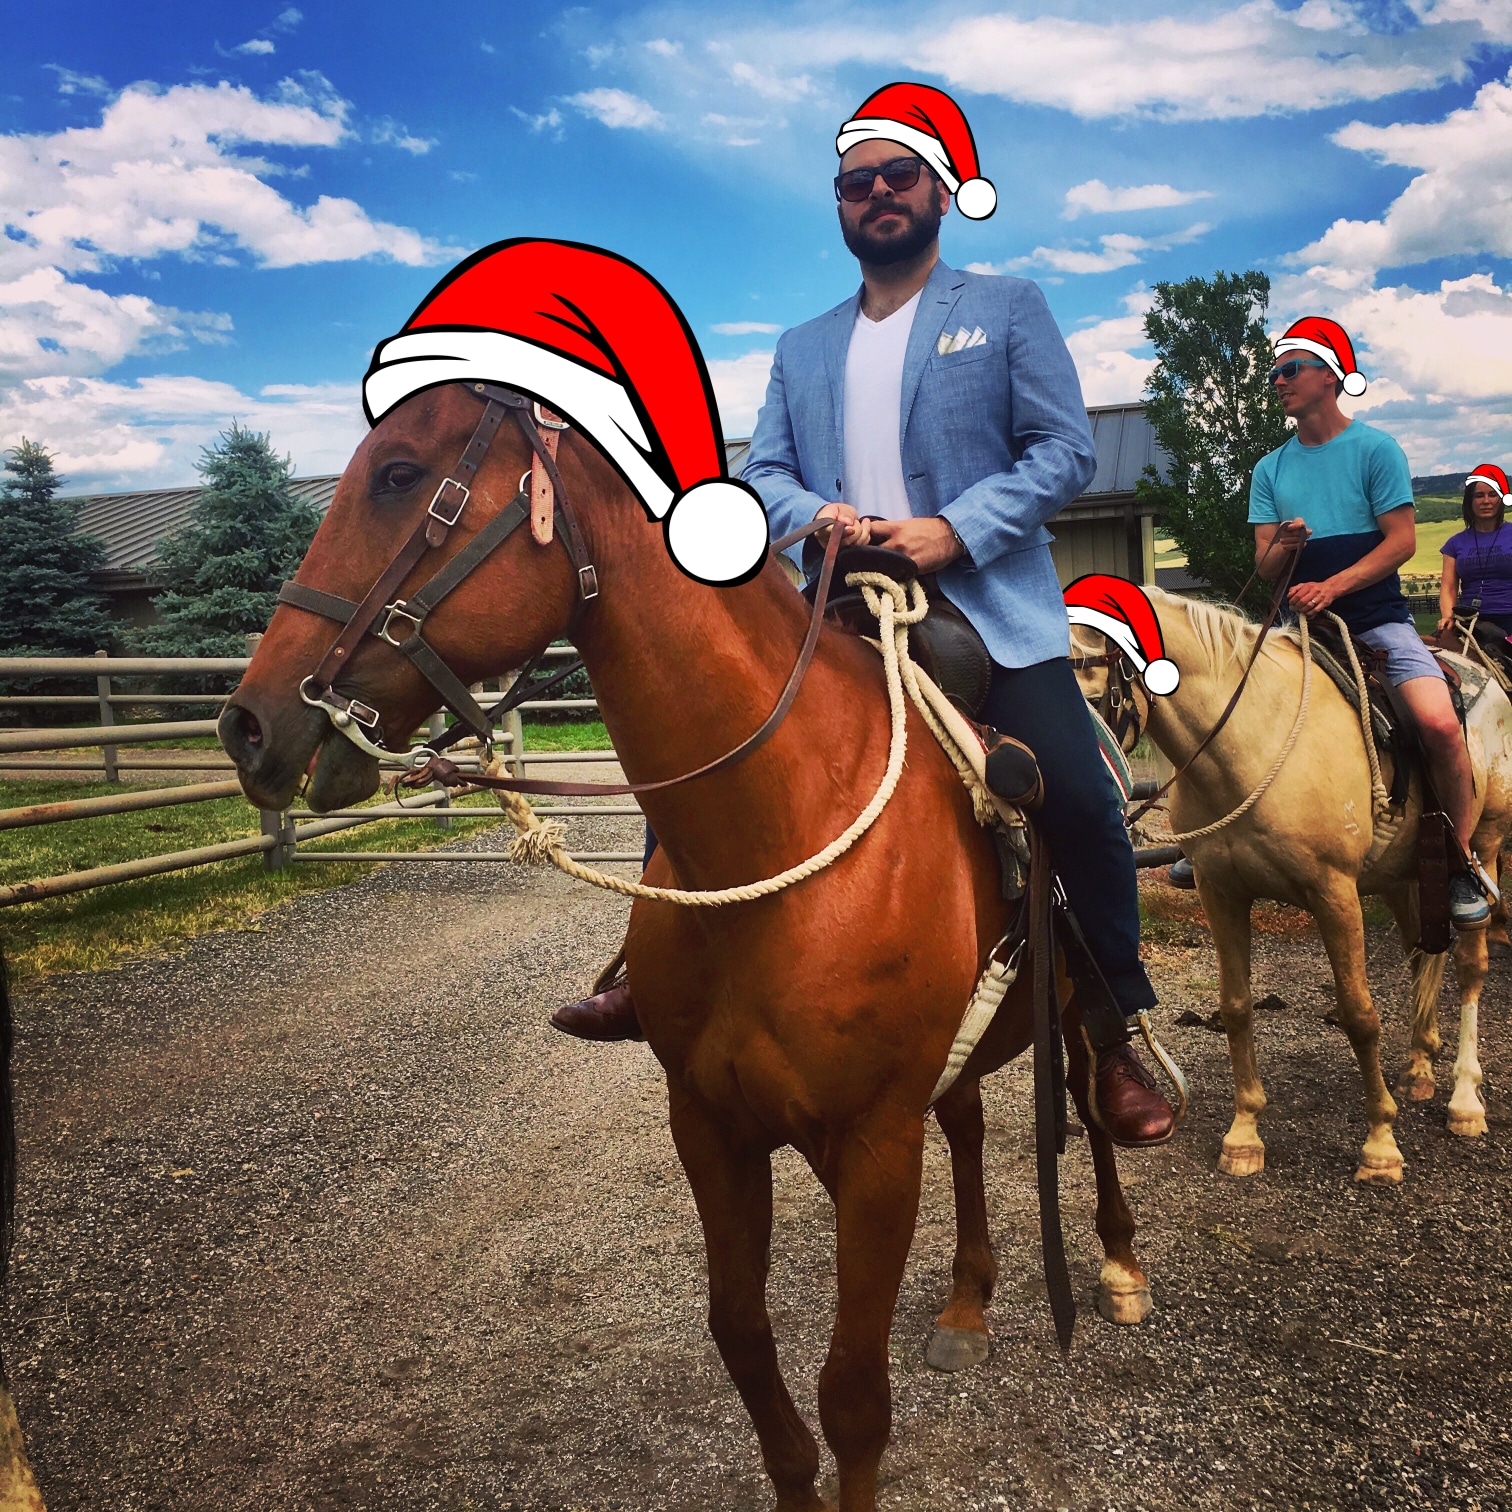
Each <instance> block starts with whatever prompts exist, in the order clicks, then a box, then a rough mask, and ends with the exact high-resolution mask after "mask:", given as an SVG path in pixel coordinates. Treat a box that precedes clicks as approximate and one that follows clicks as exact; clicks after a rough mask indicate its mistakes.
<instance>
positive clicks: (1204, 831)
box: [1171, 614, 1370, 845]
mask: <svg viewBox="0 0 1512 1512" xmlns="http://www.w3.org/2000/svg"><path fill="white" fill-rule="evenodd" d="M1297 625H1298V627H1299V628H1300V630H1301V632H1302V698H1301V701H1300V702H1299V703H1298V704H1297V717H1296V719H1294V720H1293V721H1292V727H1291V734H1290V735H1288V736H1287V737H1286V744H1285V745H1284V746H1282V747H1281V754H1280V755H1279V756H1277V757H1276V759H1275V761H1274V762H1273V763H1272V765H1271V769H1270V771H1268V772H1267V773H1266V774H1265V776H1264V777H1262V778H1261V779H1260V785H1259V786H1258V787H1257V788H1256V789H1255V791H1254V792H1253V793H1251V794H1250V795H1249V797H1248V798H1246V799H1245V800H1244V802H1243V803H1241V804H1240V805H1239V807H1238V808H1236V809H1235V810H1233V812H1232V813H1228V814H1225V815H1224V816H1223V818H1221V819H1217V820H1215V821H1214V822H1213V823H1212V824H1205V825H1203V826H1202V828H1201V829H1194V830H1188V831H1187V832H1186V833H1185V834H1183V835H1172V836H1171V841H1172V843H1173V844H1175V845H1181V844H1183V843H1185V842H1186V841H1188V840H1200V839H1201V838H1202V837H1203V836H1204V835H1211V834H1213V833H1215V832H1216V831H1218V830H1221V829H1223V828H1224V827H1225V826H1226V825H1230V824H1232V823H1233V822H1234V820H1236V819H1238V818H1240V817H1242V816H1243V815H1245V814H1247V813H1248V812H1249V811H1250V810H1251V809H1252V808H1254V806H1255V805H1256V804H1257V803H1259V801H1260V800H1261V799H1262V798H1263V797H1264V796H1265V792H1266V789H1267V788H1269V787H1270V785H1271V783H1273V782H1274V781H1275V780H1276V774H1277V773H1278V772H1279V771H1280V770H1281V768H1282V767H1283V766H1285V765H1286V758H1287V757H1288V756H1290V755H1291V753H1292V747H1293V746H1294V745H1296V743H1297V736H1299V735H1300V734H1301V733H1302V726H1303V724H1304V723H1305V722H1306V720H1307V707H1308V702H1309V700H1310V698H1311V694H1312V647H1311V643H1310V642H1309V640H1308V633H1307V616H1306V615H1305V614H1300V615H1298V616H1297ZM1369 717H1370V716H1369V714H1368V712H1367V714H1366V718H1367V719H1368V718H1369Z"/></svg>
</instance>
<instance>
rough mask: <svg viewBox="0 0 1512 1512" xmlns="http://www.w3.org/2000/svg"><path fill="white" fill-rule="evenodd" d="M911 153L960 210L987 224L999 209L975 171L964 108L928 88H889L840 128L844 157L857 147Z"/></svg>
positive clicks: (991, 190)
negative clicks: (889, 146)
mask: <svg viewBox="0 0 1512 1512" xmlns="http://www.w3.org/2000/svg"><path fill="white" fill-rule="evenodd" d="M870 141H884V142H897V143H898V144H899V145H900V146H902V147H910V148H912V149H913V151H915V152H916V153H918V155H919V156H920V157H921V158H923V159H924V161H925V162H926V163H928V164H929V166H930V167H931V168H933V169H934V171H935V172H936V173H938V174H939V175H940V177H941V178H942V179H943V180H944V181H945V187H946V188H947V189H949V190H950V192H951V193H952V194H953V195H955V202H956V209H957V210H959V211H960V212H961V214H962V215H964V216H965V217H966V218H967V219H968V220H986V219H987V217H988V216H989V215H991V214H992V212H993V211H994V210H996V209H997V190H996V189H994V188H993V187H992V181H991V180H990V179H984V178H983V177H982V176H981V172H980V170H979V168H978V166H977V152H976V142H975V140H974V139H973V138H972V135H971V127H970V126H968V125H967V124H966V117H965V116H964V115H962V114H961V107H960V106H959V105H957V104H956V102H955V101H954V100H952V99H951V98H950V96H949V95H948V94H945V93H944V92H943V91H942V90H938V89H931V88H930V87H929V86H928V85H927V84H888V85H887V86H885V87H884V88H882V89H879V90H878V91H877V92H876V94H874V95H872V97H871V98H870V99H869V100H867V101H866V103H865V104H864V105H862V107H861V108H860V109H859V110H858V111H857V112H856V113H855V115H853V116H852V117H851V118H850V120H848V121H847V122H846V123H845V125H843V126H842V127H841V128H840V135H839V136H837V137H836V138H835V151H836V152H838V153H839V154H840V156H841V157H844V156H845V154H846V153H847V152H849V151H850V150H851V148H852V147H854V146H855V145H856V144H857V143H858V142H870Z"/></svg>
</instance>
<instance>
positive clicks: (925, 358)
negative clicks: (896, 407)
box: [742, 262, 1097, 667]
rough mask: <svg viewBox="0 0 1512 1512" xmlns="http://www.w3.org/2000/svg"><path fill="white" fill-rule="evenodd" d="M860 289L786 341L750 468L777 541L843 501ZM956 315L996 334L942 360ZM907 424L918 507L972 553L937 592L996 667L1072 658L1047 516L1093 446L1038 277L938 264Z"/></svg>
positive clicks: (912, 354)
mask: <svg viewBox="0 0 1512 1512" xmlns="http://www.w3.org/2000/svg"><path fill="white" fill-rule="evenodd" d="M860 297H861V296H860V290H857V292H856V293H855V294H853V295H852V296H851V297H850V298H849V299H847V300H846V301H845V303H844V304H841V305H837V306H836V307H835V308H834V309H833V310H830V311H829V312H828V313H827V314H824V315H821V316H819V318H818V319H817V320H810V321H808V322H806V323H805V324H803V325H801V326H795V327H794V328H793V329H792V330H790V331H785V332H784V333H783V334H782V336H781V337H780V338H779V339H778V342H777V351H776V355H775V357H774V359H773V362H772V373H771V377H770V379H769V380H768V382H767V392H766V401H765V403H763V405H762V407H761V414H760V415H759V417H758V418H757V421H756V433H755V435H754V436H753V437H752V438H751V451H750V457H749V460H748V461H747V463H746V466H745V469H744V471H743V473H742V477H743V478H744V479H745V481H746V482H747V483H749V484H751V485H752V487H754V488H755V489H756V491H757V492H758V493H759V494H760V495H761V497H762V500H763V502H764V503H765V504H766V508H767V519H768V521H769V523H770V526H771V532H772V536H773V538H774V539H775V538H776V537H777V536H780V535H784V534H786V533H787V532H788V531H790V530H795V529H797V527H798V526H800V525H806V524H807V523H808V522H809V521H810V520H812V519H813V517H814V515H815V514H816V513H817V512H818V511H819V510H820V509H822V508H823V507H824V506H825V505H826V504H829V503H833V502H834V501H835V500H837V499H838V500H843V499H844V498H845V416H844V413H843V406H844V400H845V358H846V353H847V351H848V350H849V347H850V338H851V329H852V327H853V326H854V325H855V321H856V311H857V309H858V307H859V302H860ZM962 326H964V327H965V328H966V330H967V331H968V332H969V331H974V330H975V329H976V328H977V327H981V329H982V331H983V332H984V333H985V335H986V337H987V341H986V344H985V345H980V346H974V347H967V348H966V349H965V350H963V351H959V352H952V353H950V354H949V355H947V356H941V355H940V353H939V351H938V350H937V343H938V341H939V338H940V335H941V333H942V332H944V331H949V332H951V333H952V334H953V333H954V332H955V331H956V330H957V329H958V328H959V327H962ZM898 424H899V427H900V438H901V442H902V454H903V480H904V484H905V486H906V487H907V490H908V500H909V503H910V505H911V506H912V508H913V513H914V514H915V515H944V516H945V518H946V519H948V520H949V521H950V523H951V524H952V525H953V526H954V527H955V528H956V531H957V532H958V533H959V535H960V537H961V539H962V540H963V541H964V542H965V543H966V549H967V552H968V553H969V558H970V559H969V561H968V560H967V559H966V558H958V559H957V560H956V561H955V562H952V563H951V564H950V566H948V567H946V568H945V569H943V571H941V573H940V574H939V583H940V587H941V589H942V590H943V591H944V592H945V594H946V595H947V596H948V597H949V598H950V599H951V601H952V602H953V603H955V604H956V605H957V607H959V608H960V609H961V610H962V612H963V613H964V614H965V615H966V617H967V618H968V619H969V620H970V621H971V622H972V624H973V625H975V626H976V628H977V630H978V631H979V632H980V634H981V636H982V638H983V640H985V641H986V642H987V649H988V650H989V651H990V652H991V653H992V656H993V659H994V660H995V661H997V662H998V663H1000V664H1001V665H1002V666H1005V667H1026V666H1031V665H1033V664H1034V663H1035V662H1041V661H1048V660H1050V659H1051V658H1052V657H1057V656H1065V655H1067V653H1068V652H1069V650H1070V634H1069V630H1068V627H1067V621H1066V606H1065V602H1064V600H1063V599H1062V597H1061V589H1060V583H1059V580H1058V579H1057V577H1056V574H1055V564H1054V563H1053V562H1052V561H1051V559H1050V541H1051V539H1052V537H1051V535H1050V532H1049V531H1048V530H1046V529H1045V521H1046V520H1048V519H1049V518H1050V517H1051V516H1052V515H1054V514H1055V513H1056V512H1057V511H1058V510H1060V509H1061V508H1063V507H1064V506H1065V505H1067V504H1069V503H1070V502H1071V500H1072V499H1074V498H1076V497H1077V495H1079V494H1080V493H1081V492H1082V490H1083V489H1084V488H1085V487H1086V486H1087V484H1088V483H1090V482H1091V481H1092V476H1093V474H1094V473H1095V472H1096V470H1097V454H1096V451H1095V449H1094V447H1093V444H1092V432H1091V428H1090V427H1089V425H1088V423H1087V411H1086V406H1085V405H1084V404H1083V403H1082V394H1081V382H1080V380H1079V379H1078V378H1077V375H1076V368H1075V366H1074V364H1073V363H1072V361H1071V354H1070V353H1069V352H1068V351H1067V350H1066V343H1065V341H1064V340H1063V339H1062V338H1061V334H1060V331H1059V330H1058V329H1057V327H1056V324H1055V320H1054V317H1053V316H1052V315H1051V314H1050V309H1049V306H1048V305H1046V303H1045V296H1044V295H1043V294H1042V293H1041V292H1040V290H1039V286H1038V285H1037V284H1034V283H1031V282H1030V281H1029V280H1028V279H1025V278H998V277H994V276H992V275H990V274H980V273H958V272H956V271H955V270H954V269H953V268H949V267H947V266H946V265H945V264H944V263H943V262H940V263H936V264H935V266H934V270H933V271H932V272H931V273H930V275H929V280H928V282H927V283H926V284H925V285H924V289H923V292H922V294H921V296H920V299H919V306H918V310H917V313H916V314H915V315H914V322H913V328H912V330H911V331H910V333H909V337H908V348H907V352H906V354H905V356H904V359H903V393H902V405H901V413H900V414H899V417H898Z"/></svg>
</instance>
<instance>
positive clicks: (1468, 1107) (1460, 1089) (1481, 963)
mask: <svg viewBox="0 0 1512 1512" xmlns="http://www.w3.org/2000/svg"><path fill="white" fill-rule="evenodd" d="M1487 948H1488V940H1487V931H1486V930H1484V929H1467V930H1464V931H1463V932H1462V933H1461V934H1460V936H1459V938H1458V939H1457V940H1456V941H1455V942H1454V976H1455V980H1456V982H1457V983H1458V985H1459V994H1460V1030H1459V1054H1458V1055H1457V1056H1456V1057H1455V1060H1454V1092H1453V1094H1452V1096H1451V1097H1450V1098H1449V1132H1450V1133H1451V1134H1462V1135H1464V1136H1465V1137H1466V1138H1467V1139H1474V1138H1475V1137H1476V1136H1477V1135H1480V1134H1484V1133H1485V1132H1486V1105H1485V1104H1484V1103H1483V1102H1482V1101H1481V1098H1480V1084H1481V1065H1480V1053H1479V1052H1480V1044H1479V1041H1480V1032H1479V1031H1480V995H1481V988H1482V987H1484V986H1485V983H1486V954H1487Z"/></svg>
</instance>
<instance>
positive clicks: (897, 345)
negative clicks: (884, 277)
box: [844, 289, 924, 520]
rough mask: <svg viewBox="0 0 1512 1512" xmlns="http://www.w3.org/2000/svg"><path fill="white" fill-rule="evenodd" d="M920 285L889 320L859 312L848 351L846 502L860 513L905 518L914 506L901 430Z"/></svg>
mask: <svg viewBox="0 0 1512 1512" xmlns="http://www.w3.org/2000/svg"><path fill="white" fill-rule="evenodd" d="M923 292H924V291H923V290H922V289H920V290H919V293H918V294H915V295H914V297H913V298H912V299H910V300H909V301H908V303H907V304H906V305H904V306H903V307H902V308H901V309H898V310H894V311H893V313H892V314H891V315H889V316H888V317H887V319H886V320H869V319H868V318H867V317H866V316H865V315H864V314H863V313H862V312H861V311H860V310H857V311H856V324H855V327H854V328H853V330H852V331H851V339H850V349H849V351H847V353H846V356H845V466H844V474H845V489H844V499H845V502H846V503H847V504H849V505H851V506H852V507H853V508H854V509H855V511H856V512H857V514H863V515H876V516H878V517H880V518H881V519H884V520H906V519H908V518H909V517H910V516H911V515H912V514H913V510H912V509H911V508H910V506H909V503H908V490H907V488H906V487H905V486H904V483H903V450H902V440H901V437H900V435H899V432H900V430H901V428H902V412H903V358H904V355H905V353H906V352H907V350H908V335H909V332H910V331H911V330H912V329H913V323H914V316H915V315H916V314H917V313H918V309H919V295H920V294H922V293H923Z"/></svg>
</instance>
